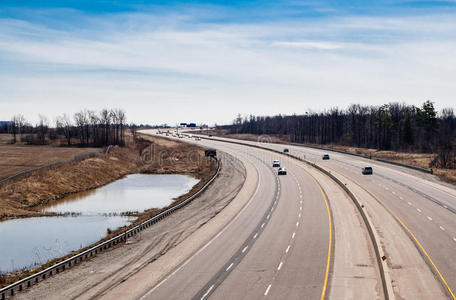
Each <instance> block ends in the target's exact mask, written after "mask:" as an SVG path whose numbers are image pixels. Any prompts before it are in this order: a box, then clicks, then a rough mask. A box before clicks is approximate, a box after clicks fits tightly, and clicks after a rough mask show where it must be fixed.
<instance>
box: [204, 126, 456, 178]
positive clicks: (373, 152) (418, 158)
mask: <svg viewBox="0 0 456 300" xmlns="http://www.w3.org/2000/svg"><path fill="white" fill-rule="evenodd" d="M195 133H201V134H207V133H208V132H207V131H201V132H197V131H195ZM209 133H210V134H212V135H214V136H220V137H226V138H234V139H240V140H248V141H258V140H259V136H258V135H254V134H228V133H227V130H212V131H209ZM268 140H269V141H270V142H272V143H279V144H288V143H289V142H288V141H289V140H290V139H289V137H287V136H278V135H268ZM310 146H318V147H323V148H330V149H337V150H342V151H346V152H351V153H356V154H363V155H367V156H371V157H375V158H381V159H387V160H392V161H396V162H400V163H404V164H409V165H412V166H417V167H422V168H426V169H429V163H430V162H431V161H432V160H433V159H434V158H435V156H436V154H432V153H405V152H395V151H384V150H382V151H379V150H377V149H367V148H357V147H349V146H342V145H316V144H311V145H310ZM432 171H433V173H434V174H435V175H437V176H438V177H439V178H440V180H442V181H444V182H447V183H451V184H456V170H455V169H441V168H432Z"/></svg>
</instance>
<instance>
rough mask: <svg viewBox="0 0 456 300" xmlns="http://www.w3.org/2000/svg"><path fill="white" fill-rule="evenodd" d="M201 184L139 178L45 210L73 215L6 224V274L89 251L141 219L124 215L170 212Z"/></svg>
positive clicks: (0, 233)
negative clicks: (156, 210)
mask: <svg viewBox="0 0 456 300" xmlns="http://www.w3.org/2000/svg"><path fill="white" fill-rule="evenodd" d="M196 183H198V180H197V179H195V178H192V177H189V176H184V175H146V174H133V175H129V176H126V177H125V178H122V179H119V180H117V181H115V182H113V183H110V184H108V185H105V186H103V187H100V188H98V189H96V190H93V191H90V192H83V193H78V194H75V195H72V196H70V197H67V198H64V199H62V200H61V201H58V202H56V203H53V204H52V205H49V206H46V207H42V208H41V209H42V210H43V211H47V212H57V213H65V214H68V216H59V217H35V218H26V219H15V220H8V221H4V222H0V238H1V241H0V273H7V272H12V271H16V270H19V269H23V268H30V267H33V266H39V265H41V264H44V263H46V262H47V261H49V260H51V259H54V258H57V257H61V256H64V255H66V254H68V253H70V252H71V251H74V250H78V249H80V248H84V247H87V246H88V245H91V244H93V243H95V242H97V241H98V240H100V239H101V238H103V237H105V236H106V234H107V230H108V229H112V230H114V229H117V228H119V227H122V226H125V225H129V224H131V222H133V221H134V220H135V219H136V218H135V217H127V216H123V215H122V214H124V213H126V212H143V211H144V210H146V209H150V208H162V207H166V206H168V205H169V204H171V203H172V201H173V199H174V198H177V197H178V196H180V195H182V194H185V193H187V192H188V191H189V190H190V189H191V188H192V187H193V186H194V185H195V184H196Z"/></svg>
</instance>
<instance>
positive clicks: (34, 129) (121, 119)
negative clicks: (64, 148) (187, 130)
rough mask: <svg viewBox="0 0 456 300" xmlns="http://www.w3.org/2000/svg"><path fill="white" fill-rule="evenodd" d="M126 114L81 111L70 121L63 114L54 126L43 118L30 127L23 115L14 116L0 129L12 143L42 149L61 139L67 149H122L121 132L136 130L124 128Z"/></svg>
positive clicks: (114, 111) (123, 135) (114, 110)
mask: <svg viewBox="0 0 456 300" xmlns="http://www.w3.org/2000/svg"><path fill="white" fill-rule="evenodd" d="M126 120H127V118H126V114H125V112H124V111H123V110H122V109H102V110H101V111H100V112H98V113H96V112H95V111H92V110H86V109H84V110H81V111H80V112H77V113H75V114H74V115H73V116H72V117H70V116H68V115H67V114H63V115H61V116H58V117H57V118H56V119H55V120H54V124H50V121H49V119H48V118H47V117H45V116H43V115H39V121H38V123H36V124H35V125H34V126H33V125H31V124H30V123H29V122H28V121H27V120H26V119H25V118H24V116H23V115H21V114H18V115H15V116H13V117H12V118H11V121H9V122H4V123H3V126H0V132H1V133H10V134H12V135H13V138H12V143H16V142H17V141H18V138H20V141H21V142H25V143H26V144H34V145H44V144H47V143H49V141H53V140H57V139H62V140H64V141H65V144H66V145H68V146H72V145H79V146H95V147H102V146H107V145H119V146H123V145H125V129H126V128H128V127H133V128H136V127H137V126H135V125H127V124H126Z"/></svg>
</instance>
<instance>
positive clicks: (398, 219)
mask: <svg viewBox="0 0 456 300" xmlns="http://www.w3.org/2000/svg"><path fill="white" fill-rule="evenodd" d="M333 172H335V173H338V174H340V173H339V172H336V171H334V170H333ZM340 175H341V176H344V177H346V178H349V179H350V180H351V181H353V182H355V183H356V180H354V179H353V178H351V177H350V176H346V175H342V174H340ZM356 184H357V185H358V186H359V187H361V188H362V189H363V190H365V191H366V192H367V193H369V194H370V195H371V196H372V197H374V198H375V199H376V200H377V201H378V202H380V203H381V204H382V205H383V207H385V208H386V209H387V210H388V211H389V212H390V213H391V214H392V215H393V216H394V217H395V218H396V220H397V221H398V222H399V223H400V224H401V225H402V227H404V228H405V230H407V232H408V233H409V234H410V235H411V236H412V238H413V239H414V240H415V242H416V243H417V245H418V246H419V247H420V249H421V251H422V252H423V253H424V255H425V256H426V257H427V259H428V260H429V262H430V263H431V265H432V266H433V267H434V269H435V271H436V272H437V274H438V275H439V277H440V279H441V280H442V282H443V283H444V285H445V287H446V288H447V289H448V292H450V294H451V297H452V298H453V299H455V300H456V296H455V295H454V293H453V291H452V290H451V288H450V286H449V285H448V283H447V282H446V280H445V278H443V275H442V273H440V271H439V269H438V268H437V266H436V265H435V263H434V261H433V260H432V259H431V257H430V256H429V254H428V253H427V251H426V250H425V249H424V247H423V246H422V245H421V243H420V242H419V241H418V239H417V238H416V237H415V235H414V234H413V232H412V231H411V230H410V229H409V228H408V227H407V225H405V223H404V222H402V220H401V219H400V218H399V217H398V216H397V215H396V214H395V213H394V211H393V210H392V209H391V208H390V207H389V206H388V205H387V204H386V203H385V202H383V201H382V200H380V198H378V197H377V195H375V194H374V193H373V192H371V191H370V190H368V189H367V188H365V187H363V186H361V185H360V184H358V183H356Z"/></svg>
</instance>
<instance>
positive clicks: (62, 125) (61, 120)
mask: <svg viewBox="0 0 456 300" xmlns="http://www.w3.org/2000/svg"><path fill="white" fill-rule="evenodd" d="M56 127H57V130H61V131H62V133H63V135H64V136H65V139H66V141H67V145H68V146H71V138H72V136H73V130H72V128H73V124H71V120H70V117H68V115H67V114H63V115H61V116H59V117H57V119H56Z"/></svg>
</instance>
